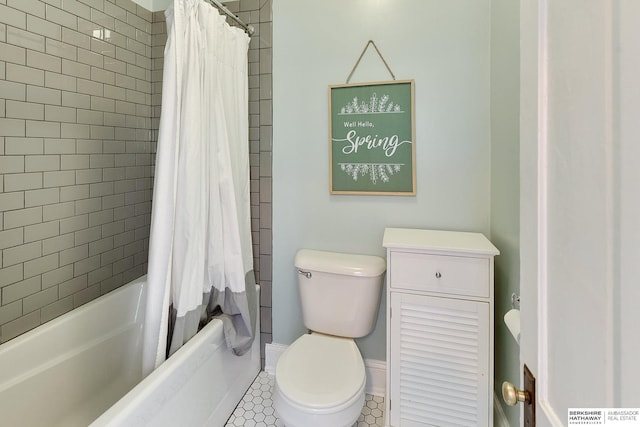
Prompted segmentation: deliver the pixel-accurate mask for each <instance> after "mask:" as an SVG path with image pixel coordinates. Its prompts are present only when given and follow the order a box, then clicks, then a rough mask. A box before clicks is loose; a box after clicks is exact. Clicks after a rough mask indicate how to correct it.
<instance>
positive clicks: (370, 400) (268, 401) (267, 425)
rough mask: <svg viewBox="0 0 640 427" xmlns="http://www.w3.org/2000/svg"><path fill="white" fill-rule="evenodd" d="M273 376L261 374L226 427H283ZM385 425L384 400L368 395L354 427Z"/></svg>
mask: <svg viewBox="0 0 640 427" xmlns="http://www.w3.org/2000/svg"><path fill="white" fill-rule="evenodd" d="M273 381H274V378H273V376H272V375H269V374H267V373H266V372H264V371H263V372H260V374H259V375H258V377H257V378H256V380H255V381H254V382H253V384H251V387H249V390H247V393H246V394H245V395H244V397H243V398H242V400H241V401H240V403H238V406H237V407H236V409H235V410H234V411H233V414H232V415H231V417H230V418H229V420H227V424H226V426H225V427H282V426H283V424H282V421H280V420H279V419H278V417H277V416H276V413H275V410H274V409H273V398H272V390H273ZM383 425H384V398H382V397H380V396H372V395H369V394H367V395H366V397H365V405H364V407H363V408H362V414H360V417H359V418H358V421H357V422H356V423H355V424H354V425H353V427H373V426H383Z"/></svg>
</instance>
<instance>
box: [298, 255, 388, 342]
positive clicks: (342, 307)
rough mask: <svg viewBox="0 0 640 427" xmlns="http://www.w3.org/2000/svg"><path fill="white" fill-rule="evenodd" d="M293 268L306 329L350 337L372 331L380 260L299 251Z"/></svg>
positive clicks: (379, 285)
mask: <svg viewBox="0 0 640 427" xmlns="http://www.w3.org/2000/svg"><path fill="white" fill-rule="evenodd" d="M295 266H296V268H297V270H298V285H299V289H300V302H301V305H302V316H303V320H304V324H305V326H306V327H307V328H309V329H311V330H312V331H314V332H321V333H324V334H329V335H337V336H341V337H350V338H358V337H363V336H365V335H367V334H369V333H370V332H371V331H372V329H373V327H374V325H375V322H376V317H377V314H378V307H379V305H380V296H381V294H382V283H383V278H384V272H385V270H386V266H387V265H386V261H385V260H384V259H383V258H380V257H378V256H371V255H356V254H344V253H337V252H325V251H316V250H311V249H301V250H299V251H298V253H297V254H296V257H295Z"/></svg>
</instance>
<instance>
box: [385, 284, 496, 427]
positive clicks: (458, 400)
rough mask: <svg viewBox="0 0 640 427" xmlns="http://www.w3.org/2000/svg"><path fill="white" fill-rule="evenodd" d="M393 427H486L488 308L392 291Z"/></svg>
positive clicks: (391, 365)
mask: <svg viewBox="0 0 640 427" xmlns="http://www.w3.org/2000/svg"><path fill="white" fill-rule="evenodd" d="M390 304H391V305H390V307H391V310H392V311H391V319H390V328H391V329H390V337H391V343H390V345H391V350H390V358H391V360H390V361H389V369H391V375H390V383H391V384H390V399H391V401H390V405H391V410H390V415H389V420H390V423H391V425H392V426H396V427H398V426H402V427H417V426H441V427H443V426H473V427H478V426H488V423H489V411H490V410H491V409H492V408H491V407H490V399H489V396H490V395H491V396H492V394H491V390H489V385H490V378H489V375H490V373H491V369H490V366H489V364H490V360H491V359H490V353H489V351H490V348H489V345H490V335H489V333H490V331H489V320H490V319H489V304H488V303H486V302H477V301H465V300H457V299H452V298H439V297H430V296H422V295H414V294H407V293H401V292H391V303H390Z"/></svg>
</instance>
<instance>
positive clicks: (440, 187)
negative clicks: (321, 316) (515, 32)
mask: <svg viewBox="0 0 640 427" xmlns="http://www.w3.org/2000/svg"><path fill="white" fill-rule="evenodd" d="M490 18H491V3H490V0H478V1H472V2H470V1H468V0H446V1H442V0H439V1H435V0H394V1H391V0H349V1H343V0H323V1H311V0H274V1H273V187H272V188H265V189H262V188H261V192H262V191H263V190H264V191H272V195H273V313H272V316H273V341H274V342H275V343H280V344H290V343H291V342H293V341H294V340H295V339H296V338H297V337H299V336H300V335H301V334H302V333H304V332H305V327H304V325H303V323H302V317H301V313H300V309H299V302H298V298H299V296H298V289H297V283H296V280H297V279H296V274H295V270H294V267H293V258H294V255H295V253H296V251H297V250H298V249H299V248H303V247H307V248H315V249H323V250H333V251H344V252H354V253H364V254H375V255H381V256H384V254H385V252H384V249H383V248H382V235H383V231H384V228H385V227H389V226H392V227H413V228H436V229H452V230H463V231H479V232H484V233H485V234H487V235H488V232H489V228H490V189H491V183H490V179H491V176H490V175H491V173H490V166H491V147H490V144H491V140H490V57H491V56H490V36H491V34H490ZM369 39H372V40H374V41H375V42H376V44H377V46H378V47H379V49H380V50H381V52H382V54H383V55H384V56H385V58H386V60H387V62H388V63H389V65H390V67H391V69H392V70H393V72H394V73H395V75H396V77H397V78H398V79H415V96H416V97H415V112H416V124H415V126H416V165H417V167H416V169H417V196H415V197H399V196H396V197H394V196H384V197H381V196H332V195H330V194H329V183H328V180H329V166H328V117H327V116H328V112H327V111H328V101H327V97H328V95H327V87H328V85H331V84H340V83H344V82H345V80H346V78H347V76H348V75H349V73H350V71H351V69H352V67H353V65H354V63H355V61H356V60H357V58H358V56H359V55H360V53H361V51H362V49H363V48H364V46H365V44H366V43H367V41H368V40H369ZM389 79H390V77H389V74H388V72H387V70H386V69H385V67H384V65H383V64H382V62H381V61H380V59H379V58H378V57H377V55H376V54H375V50H374V49H372V48H370V49H369V50H368V51H367V54H366V55H365V57H364V58H363V60H362V62H361V63H360V66H359V67H358V69H357V71H356V73H355V74H354V76H353V78H352V82H365V81H381V80H389ZM385 304H386V303H385V302H384V301H383V305H382V307H381V310H380V313H379V316H378V322H377V326H376V328H375V331H374V332H373V333H372V334H371V335H369V336H368V337H365V338H364V339H360V340H358V345H359V347H360V350H361V352H362V353H363V355H364V357H365V358H371V359H378V360H384V359H386V356H385V341H386V340H385V328H386V325H385V322H384V308H385ZM327 310H331V307H327Z"/></svg>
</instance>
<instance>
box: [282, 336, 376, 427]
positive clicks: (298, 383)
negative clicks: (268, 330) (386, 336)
mask: <svg viewBox="0 0 640 427" xmlns="http://www.w3.org/2000/svg"><path fill="white" fill-rule="evenodd" d="M365 382H366V374H365V369H364V363H363V361H362V356H361V355H360V351H359V350H358V347H357V346H356V344H355V342H354V341H353V340H352V339H350V338H341V337H334V336H328V335H322V334H315V333H314V334H307V335H303V336H301V337H300V338H298V339H297V340H296V341H295V342H294V343H293V344H291V345H290V346H289V348H288V349H287V350H286V351H285V352H284V353H283V354H282V355H281V356H280V359H279V360H278V365H277V366H276V375H275V393H274V394H275V396H274V404H275V407H276V411H277V412H278V415H279V416H280V418H281V419H282V420H283V421H284V423H285V425H286V426H297V425H300V426H305V427H312V426H322V427H325V426H328V425H331V426H341V425H344V426H351V425H352V424H353V423H354V421H355V420H356V419H357V418H358V416H359V415H360V412H361V411H362V406H363V405H364V386H365Z"/></svg>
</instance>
